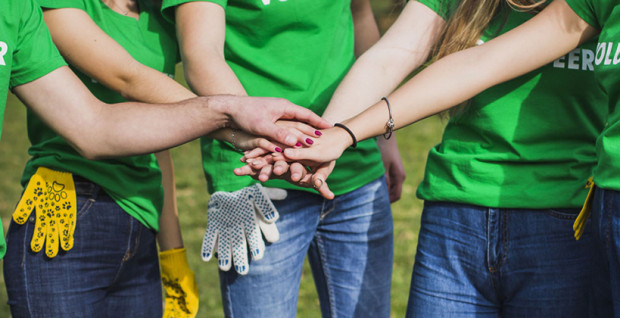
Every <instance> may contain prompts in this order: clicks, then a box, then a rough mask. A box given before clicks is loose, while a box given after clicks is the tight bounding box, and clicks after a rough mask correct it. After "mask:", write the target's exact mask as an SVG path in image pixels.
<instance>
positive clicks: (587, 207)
mask: <svg viewBox="0 0 620 318" xmlns="http://www.w3.org/2000/svg"><path fill="white" fill-rule="evenodd" d="M586 188H590V191H588V196H587V197H586V201H585V202H584V203H583V207H582V208H581V211H580V212H579V215H578V216H577V219H575V223H574V224H573V231H575V239H576V240H579V239H580V238H581V235H583V231H584V230H585V228H586V221H587V220H588V218H589V217H590V212H591V211H592V200H593V199H594V181H592V177H590V178H589V179H588V181H587V182H586Z"/></svg>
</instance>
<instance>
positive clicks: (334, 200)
mask: <svg viewBox="0 0 620 318" xmlns="http://www.w3.org/2000/svg"><path fill="white" fill-rule="evenodd" d="M336 200H338V197H335V198H334V199H333V200H331V201H327V200H323V204H322V206H321V216H320V218H319V219H320V220H323V219H324V218H325V217H326V216H327V215H328V214H330V213H331V212H332V211H334V210H335V209H336ZM330 203H331V208H329V209H328V210H327V211H325V206H326V205H327V204H330ZM323 211H324V212H323Z"/></svg>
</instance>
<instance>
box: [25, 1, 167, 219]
mask: <svg viewBox="0 0 620 318" xmlns="http://www.w3.org/2000/svg"><path fill="white" fill-rule="evenodd" d="M39 3H40V4H41V6H42V7H44V8H77V9H81V10H84V11H85V12H86V13H88V15H89V16H90V17H91V18H92V19H93V21H94V22H95V23H96V24H97V25H98V26H99V27H100V28H101V29H102V30H103V31H104V32H105V33H106V34H108V35H109V36H110V37H112V38H113V39H114V40H115V41H116V42H118V43H119V44H120V45H121V46H123V47H124V48H125V50H127V52H129V54H131V56H132V57H133V58H135V59H136V60H137V61H139V62H141V63H142V64H144V65H146V66H149V67H151V68H153V69H156V70H159V71H162V72H164V73H166V74H169V75H170V76H172V74H174V68H175V64H176V63H177V61H178V60H179V56H178V47H177V44H176V39H175V37H174V26H173V25H172V24H171V23H169V22H167V21H164V19H163V17H162V16H161V14H160V13H159V5H157V4H154V3H153V2H151V1H148V0H143V1H142V0H141V1H139V5H140V8H141V9H142V12H141V13H140V17H139V19H138V20H136V19H134V18H131V17H128V16H124V15H121V14H119V13H117V12H115V11H113V10H112V9H110V8H108V7H107V6H106V5H105V4H104V3H103V2H102V1H100V0H39ZM93 63H96V61H93ZM73 71H74V72H75V73H76V74H77V75H78V77H79V78H80V79H81V80H82V82H84V84H85V85H86V86H87V87H88V88H89V89H90V91H91V92H92V93H93V94H94V95H95V96H96V97H97V98H99V99H100V100H102V101H104V102H106V103H118V102H123V101H125V99H124V98H123V97H122V96H121V95H120V94H119V93H117V92H115V91H112V90H110V89H108V88H107V87H105V86H103V85H102V84H100V83H98V82H96V81H95V80H93V79H91V78H90V77H88V76H87V75H85V74H84V73H82V72H80V71H79V70H78V69H77V68H73ZM28 137H29V138H30V142H31V143H32V146H31V147H30V149H29V151H28V153H29V154H30V155H31V156H32V158H31V159H30V160H29V161H28V163H27V164H26V169H25V171H24V175H23V177H22V182H27V181H28V179H29V178H30V177H31V176H32V174H33V173H34V172H35V171H36V169H37V167H39V166H44V167H48V168H50V169H54V170H59V171H68V172H71V173H73V174H75V175H79V176H81V177H83V178H86V179H89V180H91V181H92V182H95V183H97V184H98V185H100V186H101V187H102V188H103V189H104V190H105V191H106V193H107V194H108V195H110V197H112V198H113V199H114V201H115V202H116V203H117V204H118V205H119V206H120V207H121V208H123V210H125V211H126V212H127V213H129V214H130V215H131V216H133V217H135V218H136V219H138V220H139V221H140V222H141V223H142V224H144V225H145V226H146V227H148V228H150V229H152V230H155V231H158V229H159V216H160V214H161V208H162V205H163V188H162V184H161V171H160V169H159V166H158V165H157V160H156V159H155V156H154V155H144V156H134V157H125V158H118V159H110V160H87V159H84V158H83V157H82V156H80V155H79V154H78V153H77V152H76V151H75V150H74V149H73V148H72V147H71V146H70V145H69V144H67V142H66V141H65V140H64V139H62V138H61V137H60V136H59V135H57V134H56V133H55V132H53V131H52V130H51V129H50V128H49V127H48V126H46V125H45V124H44V123H43V122H41V120H40V119H39V118H38V117H37V116H36V115H34V114H33V113H32V112H28Z"/></svg>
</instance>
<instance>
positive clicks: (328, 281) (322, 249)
mask: <svg viewBox="0 0 620 318" xmlns="http://www.w3.org/2000/svg"><path fill="white" fill-rule="evenodd" d="M332 210H333V209H332ZM315 239H316V242H317V244H316V246H317V249H318V250H319V262H321V267H322V268H323V273H324V275H325V282H326V285H327V288H326V290H327V299H329V311H330V315H329V316H330V317H335V314H336V301H335V300H334V291H333V289H332V283H331V276H330V272H329V267H328V266H327V264H326V262H325V259H326V256H325V247H324V246H323V240H322V239H321V236H320V235H317V236H316V237H315Z"/></svg>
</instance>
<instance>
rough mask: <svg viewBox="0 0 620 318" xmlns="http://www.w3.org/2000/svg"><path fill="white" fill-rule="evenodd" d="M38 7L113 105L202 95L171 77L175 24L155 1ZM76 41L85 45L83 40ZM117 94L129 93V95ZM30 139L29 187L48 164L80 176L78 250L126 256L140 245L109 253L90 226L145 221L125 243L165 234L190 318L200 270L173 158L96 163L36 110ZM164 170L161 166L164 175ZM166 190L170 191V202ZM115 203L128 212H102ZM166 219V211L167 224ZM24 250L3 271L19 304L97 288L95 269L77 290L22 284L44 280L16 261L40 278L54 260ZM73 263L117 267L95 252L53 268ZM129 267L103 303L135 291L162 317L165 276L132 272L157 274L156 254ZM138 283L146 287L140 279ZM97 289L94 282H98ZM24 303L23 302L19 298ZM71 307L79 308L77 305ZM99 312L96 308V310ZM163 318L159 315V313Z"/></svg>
mask: <svg viewBox="0 0 620 318" xmlns="http://www.w3.org/2000/svg"><path fill="white" fill-rule="evenodd" d="M40 4H41V6H42V7H43V8H44V9H46V10H45V12H44V18H45V20H46V24H47V26H48V28H49V29H50V31H51V34H52V37H53V40H54V41H55V44H56V45H57V46H58V47H59V49H60V53H61V54H63V55H64V56H65V57H66V58H67V60H68V61H69V63H70V67H71V68H72V70H73V71H74V72H75V73H76V75H78V77H79V78H80V79H81V80H82V82H83V83H84V84H85V85H86V87H88V89H89V90H90V91H91V92H92V93H93V95H95V97H97V98H98V99H100V100H102V101H104V102H107V103H118V102H123V101H125V98H129V99H132V100H137V101H141V102H159V103H167V102H174V101H181V100H184V99H187V98H192V97H195V95H194V94H192V93H191V92H189V91H188V90H186V89H185V88H183V87H181V86H180V85H179V84H177V83H176V82H175V81H174V80H173V79H171V78H170V77H169V76H172V74H173V73H174V68H175V64H176V62H177V60H178V59H179V57H178V56H177V54H178V53H177V52H178V47H177V45H176V39H175V37H174V28H173V26H172V25H171V24H170V23H167V22H165V21H163V19H162V18H161V14H160V13H159V7H158V6H157V7H156V6H155V5H154V4H153V3H151V2H148V1H147V2H140V3H138V2H133V1H130V2H109V3H104V2H102V1H99V0H96V1H40ZM108 5H110V7H108ZM119 7H120V8H123V7H127V8H126V9H127V10H126V11H124V10H121V9H118V8H119ZM138 7H139V8H141V10H140V9H138ZM75 9H77V10H75ZM74 39H79V40H78V41H75V40H74ZM85 39H94V40H96V41H88V40H85ZM95 44H96V45H95ZM93 60H96V61H99V63H93V62H92V61H93ZM149 68H150V69H149ZM155 70H158V71H159V72H156V71H155ZM157 86H162V87H166V86H169V87H168V88H166V89H165V90H164V89H160V90H155V91H153V90H152V89H150V88H152V87H157ZM119 92H122V94H123V95H124V96H122V95H121V93H119ZM28 136H29V138H30V141H31V143H32V146H31V147H30V150H29V154H30V155H31V156H32V157H31V159H30V160H29V161H28V163H27V164H26V169H25V172H24V175H23V178H22V183H23V184H24V185H26V184H29V180H31V178H32V176H33V175H35V173H36V172H37V170H38V169H39V168H40V167H45V168H47V169H51V170H54V171H61V172H69V173H71V174H72V177H73V179H74V181H75V183H74V186H75V187H77V195H78V204H74V207H73V208H74V209H76V210H77V207H76V205H79V206H80V215H79V217H80V219H79V222H78V223H77V224H76V231H77V232H76V234H77V235H74V242H75V241H77V242H75V243H77V244H78V248H80V249H82V248H87V249H91V248H93V246H97V247H98V248H97V249H96V250H106V249H108V250H112V249H114V248H116V249H121V250H122V252H124V251H125V250H128V249H132V248H133V247H132V246H124V245H112V246H109V247H105V245H104V242H105V241H104V242H102V241H101V239H100V238H101V237H102V236H94V235H93V234H94V232H93V231H91V228H92V229H97V227H96V226H92V224H91V222H97V223H101V222H102V220H101V219H100V218H101V216H102V215H105V216H106V217H110V218H114V217H119V216H118V215H117V214H118V213H119V212H120V213H121V215H120V216H121V217H123V216H125V215H126V218H127V219H129V220H136V221H139V224H141V225H142V226H144V227H140V226H135V227H134V229H133V230H134V231H133V232H130V233H126V234H125V235H123V236H121V237H124V240H126V241H127V242H139V240H138V238H139V237H141V236H145V235H150V238H151V239H152V238H153V236H154V234H156V233H157V234H158V236H157V238H158V241H159V245H160V250H161V261H162V264H161V265H162V266H161V268H162V275H163V277H164V279H163V281H164V286H165V287H166V290H167V293H166V296H167V298H166V314H167V315H169V312H174V311H182V312H183V311H184V313H185V314H187V315H188V316H195V314H196V312H197V309H198V308H197V307H198V303H197V300H198V295H197V293H198V291H197V289H196V283H195V281H194V278H193V277H194V275H193V272H192V271H191V270H190V269H189V267H188V265H187V259H186V257H185V251H184V249H183V241H182V238H181V234H180V229H179V225H178V218H177V217H176V214H177V211H176V202H175V200H176V199H175V197H174V178H173V175H172V162H171V158H170V154H169V152H168V151H163V152H160V153H157V154H155V155H152V154H149V155H143V156H136V157H124V158H118V159H108V160H97V161H93V160H88V159H85V158H84V157H82V156H81V155H80V154H79V153H77V152H76V151H75V150H74V149H73V148H71V147H70V146H69V145H68V144H67V142H66V141H65V140H64V139H63V138H62V137H60V136H59V135H57V134H55V133H54V132H53V131H52V130H51V129H50V128H49V127H48V126H47V125H46V124H44V123H43V122H42V121H41V119H40V118H39V117H37V116H36V115H35V114H33V113H32V111H28ZM160 165H161V166H162V168H161V172H160ZM162 173H164V174H165V176H166V177H165V178H164V179H163V180H165V181H167V182H166V183H164V184H163V186H164V188H165V189H162V182H161V181H162ZM52 182H53V181H52ZM91 182H92V184H91ZM93 185H96V186H97V187H98V188H101V190H100V191H99V192H101V193H100V194H99V195H97V200H96V203H95V204H92V205H90V206H89V207H88V208H82V207H83V206H84V204H83V203H81V202H80V201H84V200H95V199H94V197H92V196H91V197H89V196H88V195H87V194H88V193H91V192H92V191H88V190H85V189H84V188H87V187H92V186H93ZM84 192H86V194H85V193H84ZM164 193H165V194H166V198H165V200H164ZM96 194H98V192H95V193H94V195H96ZM108 196H109V198H108ZM110 198H111V200H110ZM110 201H113V202H114V203H115V205H113V206H114V207H116V205H117V206H118V207H120V209H118V208H109V205H105V206H103V207H101V204H102V202H110ZM91 210H92V211H91ZM115 213H116V214H115ZM125 213H126V214H125ZM160 215H162V217H161V218H160ZM95 218H98V219H95ZM160 219H161V220H160ZM162 220H165V222H163V221H162ZM160 224H161V231H160ZM125 226H126V224H124V223H119V224H118V227H116V228H112V227H99V229H100V230H102V231H108V232H111V233H123V229H124V227H125ZM18 228H19V229H23V227H13V228H12V229H13V230H14V231H11V232H9V234H8V236H9V237H10V238H11V239H10V240H9V242H11V243H14V244H15V243H17V244H23V242H22V243H19V242H20V241H24V240H25V235H26V234H27V232H26V231H18V230H16V229H18ZM139 232H142V233H139ZM80 233H83V236H79V234H80ZM136 233H139V234H136ZM134 237H135V238H134ZM89 239H91V240H93V241H92V243H91V245H86V244H85V243H86V241H88V240H89ZM149 243H150V244H145V243H144V242H143V243H142V244H140V249H136V251H148V253H151V256H153V255H157V249H156V248H155V245H154V244H153V243H154V241H153V240H151V241H149ZM113 244H115V243H113ZM16 251H19V249H18V248H16V247H9V253H8V255H7V258H6V263H7V264H9V266H6V267H5V269H6V273H7V276H8V277H11V279H8V280H7V287H8V290H9V297H10V298H11V299H19V298H21V295H20V293H29V294H31V295H32V296H33V297H36V298H45V299H50V298H52V297H53V295H58V294H59V293H58V290H59V289H70V288H75V286H84V285H90V284H91V283H90V282H89V280H88V279H87V278H89V277H92V276H90V275H89V274H88V272H86V271H80V270H76V272H77V273H84V274H85V275H86V278H79V279H73V280H71V281H70V282H71V283H73V284H75V286H61V285H59V284H57V285H55V286H53V289H49V290H46V289H44V288H33V287H32V286H27V288H22V287H23V282H22V281H28V282H30V283H31V284H36V285H38V284H39V282H37V281H34V280H27V279H26V277H27V276H28V273H27V272H26V271H24V270H21V271H20V270H19V268H17V267H14V266H11V265H12V264H14V263H15V260H16V259H25V260H26V261H27V262H28V266H27V268H28V269H29V270H30V271H36V272H43V269H42V268H41V264H42V263H40V262H49V260H47V259H46V258H47V256H45V255H42V254H43V253H39V254H35V255H33V256H32V257H31V256H27V257H26V256H24V255H22V254H21V253H14V252H16ZM22 252H23V251H22ZM141 253H145V252H141ZM133 256H134V257H140V253H139V252H136V253H134V254H133ZM118 260H119V262H120V261H121V258H120V257H119V258H118ZM151 260H153V258H151ZM74 263H79V266H81V267H86V266H91V265H92V266H97V267H100V268H101V269H103V268H106V264H107V266H109V267H110V268H111V269H112V270H113V271H116V269H117V268H118V266H119V265H118V264H115V263H113V262H107V263H103V262H101V255H97V254H91V255H90V258H88V257H77V256H76V255H75V254H73V255H72V257H70V258H69V257H64V256H59V259H57V260H54V261H53V263H50V264H53V265H54V266H55V267H57V268H63V267H71V266H72V264H74ZM169 263H172V264H169ZM89 264H90V265H89ZM95 264H96V265H95ZM127 264H135V265H131V266H130V265H126V266H125V270H124V271H125V272H127V273H130V274H129V275H127V279H123V280H120V281H121V282H122V284H123V285H122V286H124V288H116V287H115V286H116V284H115V283H114V282H111V283H110V285H109V286H107V288H108V289H115V290H117V291H115V293H108V294H107V295H106V298H105V299H117V298H116V297H114V295H115V294H118V293H121V292H123V293H129V291H128V290H129V289H132V288H135V289H136V291H135V292H131V294H133V295H137V296H138V297H140V298H141V300H140V301H141V302H144V303H146V302H147V301H152V303H151V306H146V308H148V309H150V310H153V312H154V313H157V312H159V311H161V306H152V305H153V304H157V305H158V304H160V303H161V292H158V288H157V287H158V285H159V282H158V281H157V278H158V275H154V276H151V277H150V279H151V280H150V282H149V283H148V284H146V283H144V282H141V281H140V279H144V277H141V276H139V275H135V274H133V272H132V271H139V272H148V273H151V274H152V275H153V274H157V273H158V268H159V264H158V262H157V259H156V258H155V259H154V261H153V262H143V263H136V262H133V263H129V262H128V263H127ZM53 270H54V269H53V268H52V267H51V266H48V267H47V271H49V273H53V272H52V271H53ZM50 275H53V274H50ZM74 277H75V276H74ZM132 279H135V280H138V281H132ZM175 280H176V281H178V282H179V283H178V284H177V285H175V286H180V287H181V288H182V290H183V291H184V293H183V295H185V296H186V297H181V298H179V299H180V300H181V301H180V302H179V301H177V298H173V296H174V289H173V285H172V284H171V283H170V282H173V281H175ZM92 285H93V286H95V285H96V284H92ZM15 286H19V288H14V287H15ZM34 291H36V292H34ZM80 295H82V297H84V298H83V299H80V300H78V301H79V302H80V303H84V304H89V302H88V301H87V299H88V298H87V297H88V293H86V292H83V293H80ZM97 301H99V302H101V303H105V302H109V300H106V301H102V300H101V299H97ZM125 301H126V298H125ZM16 303H17V304H20V302H16ZM127 303H128V304H130V305H131V306H128V308H120V307H119V308H117V310H119V311H120V312H123V313H126V314H131V313H132V310H139V311H141V312H148V311H145V310H144V309H143V308H140V307H139V306H134V305H135V304H131V303H129V302H127ZM58 304H59V305H61V304H62V303H61V302H59V303H58ZM13 307H17V308H15V309H13V310H12V312H13V313H14V314H15V315H17V316H20V314H18V312H19V310H18V306H13ZM94 307H95V306H93V308H94ZM69 308H70V307H69ZM42 310H45V311H47V310H50V308H49V307H47V306H45V307H43V308H42ZM71 310H75V308H72V309H71ZM94 310H97V309H96V308H94ZM105 311H108V310H105ZM29 313H30V314H33V315H37V314H38V310H37V308H36V307H31V308H30V309H29ZM58 314H60V313H58ZM156 315H161V313H158V314H156Z"/></svg>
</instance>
